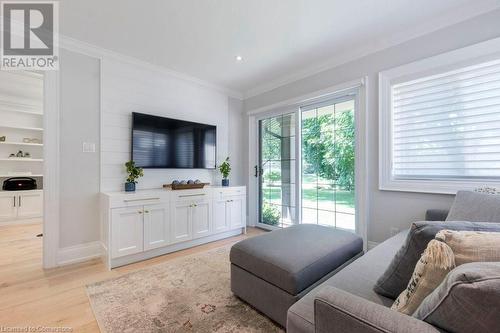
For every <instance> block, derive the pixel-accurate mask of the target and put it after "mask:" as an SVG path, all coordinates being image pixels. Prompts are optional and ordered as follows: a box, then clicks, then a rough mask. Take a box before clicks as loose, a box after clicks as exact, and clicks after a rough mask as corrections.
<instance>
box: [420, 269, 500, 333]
mask: <svg viewBox="0 0 500 333" xmlns="http://www.w3.org/2000/svg"><path fill="white" fill-rule="evenodd" d="M499 314H500V263H499V262H495V263H493V262H475V263H469V264H464V265H461V266H459V267H457V268H455V269H454V270H453V271H451V272H450V273H449V274H448V275H447V277H446V279H445V280H444V281H443V283H441V285H440V286H439V287H438V288H437V289H436V290H434V291H433V292H432V293H431V294H430V295H429V296H427V297H426V298H425V299H424V301H423V302H422V304H420V306H419V308H418V309H417V311H415V313H414V314H413V316H414V317H416V318H417V319H420V320H424V321H426V322H428V323H430V324H432V325H434V326H436V327H438V328H441V329H444V330H446V331H450V332H454V333H476V332H477V333H479V332H500V316H499Z"/></svg>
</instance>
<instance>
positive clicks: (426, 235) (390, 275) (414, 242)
mask: <svg viewBox="0 0 500 333" xmlns="http://www.w3.org/2000/svg"><path fill="white" fill-rule="evenodd" d="M444 229H449V230H472V231H497V232H498V231H500V223H488V222H465V221H450V222H428V221H423V222H414V223H413V224H412V226H411V228H410V232H409V233H408V235H407V236H406V241H405V243H404V244H403V246H402V247H401V248H400V249H399V251H398V252H397V253H396V255H395V256H394V258H393V259H392V261H391V264H390V265H389V267H388V268H387V270H386V271H385V272H384V274H382V276H380V278H379V279H378V280H377V283H376V284H375V286H374V288H373V290H374V291H375V292H376V293H378V294H380V295H382V296H385V297H389V298H392V299H395V298H397V297H398V296H399V294H400V293H401V292H402V291H403V290H405V289H406V286H407V285H408V282H409V281H410V279H411V276H412V274H413V270H414V269H415V265H416V264H417V261H418V259H419V258H420V256H421V255H422V253H423V252H424V250H425V248H426V247H427V244H428V243H429V242H430V241H431V240H432V239H434V237H435V236H436V234H437V233H438V232H439V231H440V230H444Z"/></svg>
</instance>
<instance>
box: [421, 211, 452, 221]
mask: <svg viewBox="0 0 500 333" xmlns="http://www.w3.org/2000/svg"><path fill="white" fill-rule="evenodd" d="M449 212H450V211H449V210H447V209H428V210H427V211H426V212H425V220H426V221H445V220H446V218H447V217H448V213H449Z"/></svg>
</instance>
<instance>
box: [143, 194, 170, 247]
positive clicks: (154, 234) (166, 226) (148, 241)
mask: <svg viewBox="0 0 500 333" xmlns="http://www.w3.org/2000/svg"><path fill="white" fill-rule="evenodd" d="M169 213H170V210H169V207H168V204H155V205H145V206H144V250H145V251H147V250H151V249H156V248H159V247H162V246H166V245H168V244H169V243H170V239H169V238H170V214H169Z"/></svg>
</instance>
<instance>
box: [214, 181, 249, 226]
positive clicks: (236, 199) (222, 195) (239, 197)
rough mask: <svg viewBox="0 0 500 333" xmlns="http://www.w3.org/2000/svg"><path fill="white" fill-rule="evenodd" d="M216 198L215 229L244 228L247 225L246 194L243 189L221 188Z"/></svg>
mask: <svg viewBox="0 0 500 333" xmlns="http://www.w3.org/2000/svg"><path fill="white" fill-rule="evenodd" d="M216 197H217V198H216V199H215V200H214V223H213V227H214V230H215V231H225V230H228V229H235V228H242V227H245V225H246V195H245V192H244V191H242V190H241V189H236V190H235V189H231V188H229V189H227V190H226V189H221V190H219V192H218V193H217V195H216Z"/></svg>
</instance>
